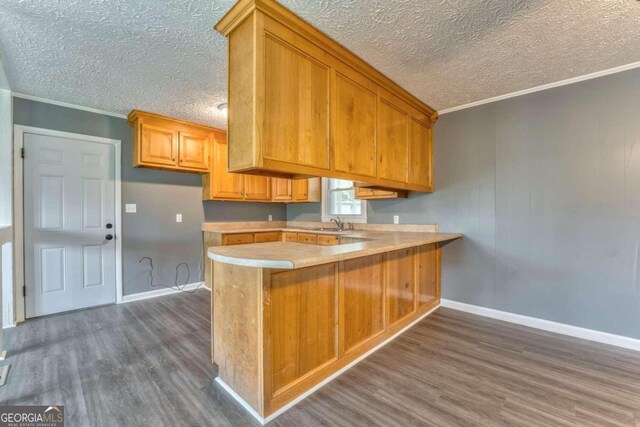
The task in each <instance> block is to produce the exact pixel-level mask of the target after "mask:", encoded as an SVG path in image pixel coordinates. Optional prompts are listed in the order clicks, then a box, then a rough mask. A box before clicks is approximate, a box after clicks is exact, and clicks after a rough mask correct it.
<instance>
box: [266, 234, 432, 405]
mask: <svg viewBox="0 0 640 427" xmlns="http://www.w3.org/2000/svg"><path fill="white" fill-rule="evenodd" d="M439 251H440V249H439V246H438V244H432V245H427V246H421V247H415V248H408V249H403V250H399V251H394V252H388V253H384V254H376V255H370V256H365V257H361V258H355V259H350V260H345V261H340V262H335V263H329V264H323V265H318V266H313V267H308V268H301V269H295V270H268V269H265V270H263V275H262V276H261V277H262V279H261V281H260V283H257V284H256V286H260V287H261V289H262V290H263V292H264V294H263V297H262V298H263V316H264V320H263V322H264V326H263V329H262V330H263V331H264V337H263V338H264V347H263V348H264V353H263V361H264V388H263V390H264V396H263V397H262V399H263V402H264V408H256V409H257V410H258V412H261V410H260V409H262V412H261V413H263V414H264V415H269V414H270V413H272V412H273V411H275V410H277V409H278V408H280V407H282V406H283V405H285V404H287V403H288V402H289V401H291V400H292V399H294V398H295V397H297V396H298V395H300V394H301V393H303V392H304V391H306V390H308V389H309V388H311V387H313V386H314V385H315V384H317V383H319V382H320V381H322V380H323V379H325V378H327V377H328V376H330V375H331V374H333V373H335V372H336V371H338V370H339V369H341V368H342V367H344V366H346V365H347V364H349V363H350V362H352V361H353V360H355V359H356V358H357V357H359V356H361V355H362V354H364V353H366V352H367V351H369V350H371V349H372V348H374V347H376V346H377V345H379V344H381V343H382V342H384V341H385V340H386V339H388V338H390V337H391V336H392V335H393V334H395V333H397V332H398V331H399V330H401V329H402V328H404V327H406V326H407V325H409V324H410V323H411V322H413V321H414V320H415V319H417V318H418V317H420V316H422V315H423V314H425V313H427V312H428V311H429V310H431V309H432V308H434V307H435V306H436V305H437V304H438V303H439V298H440V293H439V292H440V282H439V279H440V274H439V271H440V264H439V262H440V258H439Z"/></svg>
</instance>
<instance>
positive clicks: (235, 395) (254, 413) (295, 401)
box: [216, 305, 440, 425]
mask: <svg viewBox="0 0 640 427" xmlns="http://www.w3.org/2000/svg"><path fill="white" fill-rule="evenodd" d="M438 307H440V305H437V306H435V307H433V308H432V309H431V310H429V311H427V312H426V313H424V314H423V315H422V316H420V317H418V318H417V319H416V320H414V321H413V322H411V323H410V324H408V325H407V326H405V327H404V328H402V329H401V330H399V331H398V332H396V333H395V334H393V335H392V336H391V337H389V338H387V339H386V340H385V341H383V342H381V343H380V344H378V345H377V346H375V347H374V348H372V349H371V350H369V351H367V352H366V353H364V354H362V355H361V356H359V357H358V358H356V359H354V360H353V361H352V362H351V363H349V364H347V365H345V366H343V367H342V368H341V369H339V370H337V371H336V372H334V373H333V374H332V375H330V376H328V377H327V378H325V379H324V380H322V381H320V382H319V383H318V384H316V385H314V386H313V387H311V388H310V389H309V390H307V391H305V392H304V393H302V394H301V395H300V396H298V397H296V398H295V399H293V400H292V401H291V402H289V403H287V404H286V405H284V406H283V407H282V408H280V409H278V410H277V411H275V412H274V413H273V414H271V415H269V416H268V417H265V418H263V417H262V416H261V415H260V414H259V413H258V412H257V411H256V410H255V409H253V408H252V407H251V405H249V404H248V403H247V402H246V401H245V400H244V399H243V398H242V397H241V396H240V395H238V393H236V392H235V391H234V390H233V389H232V388H231V387H230V386H229V385H228V384H226V383H225V382H224V381H222V380H221V379H220V377H216V382H217V383H218V384H220V385H221V386H222V388H223V389H225V390H226V391H227V392H228V393H229V394H230V395H231V397H233V398H234V399H236V400H237V401H238V403H240V405H242V407H243V408H245V409H246V410H247V411H248V412H249V413H250V414H251V415H252V416H253V417H254V418H255V419H256V420H258V422H260V423H261V424H262V425H265V424H266V423H268V422H269V421H271V420H273V419H275V418H276V417H277V416H278V415H280V414H282V413H284V412H286V411H287V410H289V409H290V408H292V407H293V406H295V405H296V404H298V403H299V402H300V401H301V400H303V399H304V398H306V397H307V396H309V395H310V394H312V393H313V392H315V391H316V390H318V389H319V388H321V387H322V386H324V385H325V384H327V383H329V382H331V381H332V380H333V379H335V378H337V377H339V376H340V375H342V374H343V373H344V372H345V371H347V370H349V369H350V368H352V367H353V366H354V365H356V364H357V363H359V362H361V361H362V360H363V359H366V358H367V357H368V356H369V355H370V354H372V353H375V352H376V351H378V350H379V349H380V348H382V347H384V346H385V345H387V344H389V343H390V342H391V341H393V340H394V339H396V338H397V337H399V336H400V335H402V333H404V332H405V331H406V330H407V329H409V328H411V327H412V326H413V325H415V324H416V323H418V322H419V321H421V320H422V319H424V318H425V317H427V316H428V315H430V314H431V313H433V312H434V311H436V310H437V309H438Z"/></svg>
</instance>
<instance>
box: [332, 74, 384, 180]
mask: <svg viewBox="0 0 640 427" xmlns="http://www.w3.org/2000/svg"><path fill="white" fill-rule="evenodd" d="M349 74H350V75H351V77H352V78H349V77H347V76H346V75H343V74H341V73H340V72H337V71H336V73H335V78H334V91H333V108H332V117H333V118H334V120H333V129H332V131H333V133H332V135H333V138H332V141H333V144H332V150H331V152H332V154H333V157H332V159H333V168H334V170H336V171H338V172H346V173H349V174H353V175H361V176H366V177H375V176H376V162H375V157H376V86H375V85H374V84H373V83H371V82H370V81H367V79H365V78H362V77H360V76H358V74H356V73H355V72H353V71H352V72H350V73H349ZM358 77H359V78H358ZM356 79H357V80H358V81H356Z"/></svg>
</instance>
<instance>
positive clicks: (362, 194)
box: [355, 187, 373, 199]
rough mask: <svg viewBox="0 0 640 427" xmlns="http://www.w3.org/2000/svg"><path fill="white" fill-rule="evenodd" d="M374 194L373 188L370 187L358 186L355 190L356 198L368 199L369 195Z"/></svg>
mask: <svg viewBox="0 0 640 427" xmlns="http://www.w3.org/2000/svg"><path fill="white" fill-rule="evenodd" d="M371 196H373V190H372V189H370V188H364V187H356V190H355V198H356V199H367V198H369V197H371Z"/></svg>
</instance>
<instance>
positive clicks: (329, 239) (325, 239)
mask: <svg viewBox="0 0 640 427" xmlns="http://www.w3.org/2000/svg"><path fill="white" fill-rule="evenodd" d="M339 243H340V241H339V239H338V238H337V237H336V236H325V235H322V234H319V235H318V245H319V246H333V245H337V244H339Z"/></svg>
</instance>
